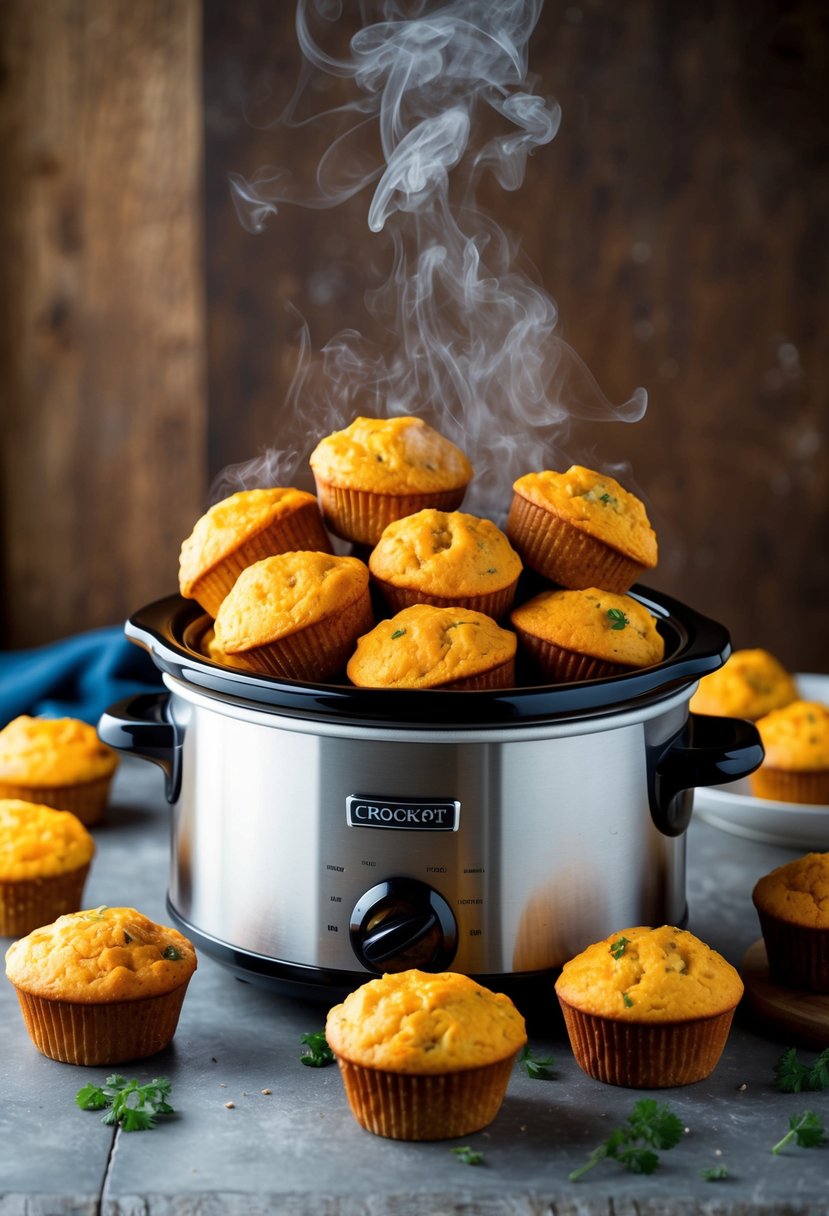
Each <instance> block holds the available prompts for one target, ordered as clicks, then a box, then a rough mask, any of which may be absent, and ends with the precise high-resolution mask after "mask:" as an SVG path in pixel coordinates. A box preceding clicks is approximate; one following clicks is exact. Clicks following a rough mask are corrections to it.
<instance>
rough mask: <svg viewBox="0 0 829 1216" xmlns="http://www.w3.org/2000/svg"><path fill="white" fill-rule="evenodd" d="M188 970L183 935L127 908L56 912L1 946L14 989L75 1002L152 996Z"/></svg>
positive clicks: (191, 966) (191, 960) (191, 967)
mask: <svg viewBox="0 0 829 1216" xmlns="http://www.w3.org/2000/svg"><path fill="white" fill-rule="evenodd" d="M195 970H196V952H195V950H194V949H193V947H192V945H191V944H190V942H189V941H188V940H187V938H186V937H184V936H183V935H182V934H181V933H179V932H178V931H177V930H175V929H170V928H167V927H165V926H163V925H157V924H155V922H154V921H151V920H149V919H148V918H147V917H146V916H144V915H142V913H140V912H137V911H136V910H135V909H134V908H106V907H101V908H93V909H89V910H87V911H82V912H73V913H70V914H69V915H67V916H60V917H58V919H57V920H56V921H55V922H54V923H53V924H51V925H45V926H44V927H42V928H39V929H35V930H34V931H33V932H32V933H30V934H29V935H28V936H27V937H23V938H20V940H19V941H16V942H14V943H13V944H12V945H11V946H10V947H9V949H8V950H7V951H6V975H7V976H8V978H9V980H11V982H12V983H13V984H14V985H15V987H16V988H19V989H21V990H22V991H24V992H28V993H31V994H32V995H34V996H37V997H41V998H47V999H51V1000H60V1001H71V1002H76V1003H80V1004H83V1003H87V1002H88V1003H97V1002H112V1001H127V1000H134V999H136V998H142V997H155V996H160V995H161V994H162V993H166V992H170V991H172V990H173V989H175V988H178V987H179V986H180V985H181V984H183V983H184V982H185V980H187V979H189V977H190V976H191V975H192V973H193V972H194V971H195Z"/></svg>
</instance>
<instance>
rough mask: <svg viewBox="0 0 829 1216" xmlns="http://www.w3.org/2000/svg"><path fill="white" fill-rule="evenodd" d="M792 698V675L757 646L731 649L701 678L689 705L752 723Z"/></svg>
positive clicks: (695, 709) (794, 693) (794, 690)
mask: <svg viewBox="0 0 829 1216" xmlns="http://www.w3.org/2000/svg"><path fill="white" fill-rule="evenodd" d="M796 697H797V685H796V683H795V681H794V679H793V677H792V676H790V675H789V673H788V672H787V671H786V669H785V667H784V666H783V665H782V663H780V662H779V660H778V659H776V658H775V657H774V655H772V654H769V652H768V651H767V650H761V649H754V650H735V651H734V653H733V654H731V655H729V657H728V658H727V659H726V661H725V663H724V664H723V666H722V667H720V668H719V669H718V670H717V671H712V672H711V674H710V675H707V676H703V677H702V679H701V680H700V682H699V685H698V687H697V690H696V692H695V693H694V695H693V696H692V697H691V702H690V708H691V710H692V711H693V712H694V713H697V714H715V715H717V716H720V717H725V718H746V719H748V720H749V721H750V722H756V721H757V719H758V718H762V717H764V716H765V715H766V714H768V713H771V711H772V710H773V709H780V708H781V707H782V706H783V705H788V704H789V702H790V701H794V700H795V699H796Z"/></svg>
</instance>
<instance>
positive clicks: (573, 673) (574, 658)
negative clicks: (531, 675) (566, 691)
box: [512, 622, 634, 684]
mask: <svg viewBox="0 0 829 1216" xmlns="http://www.w3.org/2000/svg"><path fill="white" fill-rule="evenodd" d="M512 627H513V629H514V630H515V632H516V634H517V635H518V645H519V646H520V648H521V650H522V652H523V653H524V655H526V657H527V658H528V659H530V660H531V662H532V663H533V664H534V666H535V669H536V673H537V674H538V675H539V676H542V677H543V678H544V679H545V680H548V681H549V682H550V683H553V684H572V683H574V682H575V681H576V680H604V679H607V678H608V677H609V676H618V675H623V674H624V673H625V672H627V671H633V670H634V669H633V668H632V667H629V666H627V665H626V664H624V663H611V662H609V661H608V660H607V659H597V658H595V657H594V656H593V655H592V654H579V652H578V651H576V650H566V649H565V648H564V647H563V646H557V645H556V644H555V642H548V641H547V640H546V639H545V638H540V637H537V636H536V635H535V634H533V633H527V632H526V630H524V629H522V628H521V626H520V625H517V624H515V622H513V625H512Z"/></svg>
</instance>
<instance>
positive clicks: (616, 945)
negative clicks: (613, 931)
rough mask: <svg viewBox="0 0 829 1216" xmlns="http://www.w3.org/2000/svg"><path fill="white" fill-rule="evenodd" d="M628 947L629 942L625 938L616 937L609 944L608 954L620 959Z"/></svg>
mask: <svg viewBox="0 0 829 1216" xmlns="http://www.w3.org/2000/svg"><path fill="white" fill-rule="evenodd" d="M629 945H630V940H629V939H628V938H627V937H624V936H622V937H617V938H616V941H615V942H611V944H610V953H611V954H612V955H613V957H614V958H621V957H622V955H623V954H624V952H625V946H629Z"/></svg>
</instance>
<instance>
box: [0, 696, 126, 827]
mask: <svg viewBox="0 0 829 1216" xmlns="http://www.w3.org/2000/svg"><path fill="white" fill-rule="evenodd" d="M117 767H118V756H117V754H116V753H115V752H114V751H113V750H112V749H111V748H109V747H106V746H105V745H104V744H103V743H101V741H100V739H99V738H98V736H97V734H96V733H95V728H94V726H90V725H89V723H87V722H81V721H79V720H78V719H77V718H30V717H29V716H28V715H26V714H22V715H21V716H20V717H19V718H15V719H14V720H13V721H11V722H9V724H8V726H5V727H4V728H3V730H0V798H19V799H22V800H23V801H24V802H38V803H41V804H42V805H44V806H52V807H55V808H56V809H57V810H59V811H71V812H72V814H73V815H76V816H77V818H78V819H80V821H81V823H84V824H86V826H87V827H89V826H90V825H91V824H94V823H97V822H98V821H99V819H101V817H102V816H103V813H104V811H105V810H106V805H107V800H108V798H109V790H110V786H111V784H112V778H113V777H114V775H115V770H116V769H117Z"/></svg>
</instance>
